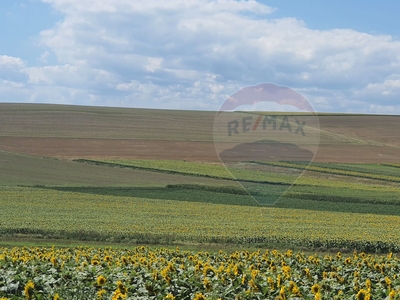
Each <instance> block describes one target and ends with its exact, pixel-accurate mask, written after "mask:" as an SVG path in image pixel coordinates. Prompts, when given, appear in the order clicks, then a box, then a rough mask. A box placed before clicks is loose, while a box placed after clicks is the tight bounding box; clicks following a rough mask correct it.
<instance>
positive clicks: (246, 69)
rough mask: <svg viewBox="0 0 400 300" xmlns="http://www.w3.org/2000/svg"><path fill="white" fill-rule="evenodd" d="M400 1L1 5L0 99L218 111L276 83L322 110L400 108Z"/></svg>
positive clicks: (33, 1)
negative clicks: (243, 93)
mask: <svg viewBox="0 0 400 300" xmlns="http://www.w3.org/2000/svg"><path fill="white" fill-rule="evenodd" d="M399 11H400V2H399V1H394V0H392V1H389V0H387V1H381V2H378V1H361V0H353V1H346V2H345V1H343V0H340V1H317V0H304V1H298V0H287V1H281V0H271V1H268V0H263V1H261V0H260V1H258V2H256V1H235V0H216V1H212V0H171V1H168V2H166V1H163V0H147V1H126V0H102V1H95V0H26V1H11V0H6V1H2V2H1V4H0V28H1V31H0V95H1V97H0V102H24V103H62V104H79V105H102V106H122V107H151V108H170V109H205V110H217V109H218V108H219V106H220V105H221V104H222V103H223V102H224V100H225V99H226V98H227V97H228V96H229V95H231V94H233V93H235V92H236V91H238V90H240V89H241V88H244V87H246V86H251V85H256V84H260V83H275V84H277V85H283V86H288V87H290V88H292V89H294V90H295V91H297V92H299V93H301V94H302V95H304V96H305V97H306V98H307V99H308V101H309V102H310V103H311V104H312V105H313V107H314V109H315V110H316V111H329V112H356V113H390V114H400V20H399V18H396V13H398V12H399Z"/></svg>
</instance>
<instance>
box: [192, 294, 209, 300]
mask: <svg viewBox="0 0 400 300" xmlns="http://www.w3.org/2000/svg"><path fill="white" fill-rule="evenodd" d="M193 300H207V298H206V297H205V296H204V295H203V294H202V293H197V294H196V295H195V296H194V299H193Z"/></svg>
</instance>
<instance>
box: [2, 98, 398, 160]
mask: <svg viewBox="0 0 400 300" xmlns="http://www.w3.org/2000/svg"><path fill="white" fill-rule="evenodd" d="M214 116H215V113H214V112H203V111H173V110H150V109H130V108H105V107H83V106H64V105H42V104H0V150H3V151H7V152H16V153H24V154H30V155H37V156H45V157H60V158H105V157H108V158H110V157H112V158H137V159H181V160H193V161H219V158H218V155H217V154H216V151H215V148H214V144H213V139H212V137H213V133H212V128H213V120H214ZM399 121H400V117H399V116H383V115H382V116H381V115H346V116H344V115H326V114H324V115H321V116H320V117H319V123H320V124H319V125H320V130H321V134H320V136H321V138H320V143H319V148H318V152H317V155H316V157H315V160H316V161H323V162H358V163H384V162H386V163H394V162H396V163H398V162H399V160H400V139H399V138H398V137H399V136H400V124H399Z"/></svg>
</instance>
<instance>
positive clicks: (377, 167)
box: [290, 161, 400, 176]
mask: <svg viewBox="0 0 400 300" xmlns="http://www.w3.org/2000/svg"><path fill="white" fill-rule="evenodd" d="M290 163H295V164H298V165H303V166H307V165H308V164H309V163H308V162H300V161H296V162H290ZM311 166H316V167H323V168H328V169H335V170H344V171H356V172H361V173H367V174H378V175H379V174H383V175H391V176H400V170H399V169H398V168H397V167H396V166H395V165H390V164H360V163H346V164H343V163H324V162H312V163H311Z"/></svg>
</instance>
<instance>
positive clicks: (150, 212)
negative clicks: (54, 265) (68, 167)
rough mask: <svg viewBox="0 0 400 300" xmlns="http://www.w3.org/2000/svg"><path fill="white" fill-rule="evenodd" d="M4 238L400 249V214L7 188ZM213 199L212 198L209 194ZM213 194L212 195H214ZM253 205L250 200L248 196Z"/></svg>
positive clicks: (2, 214)
mask: <svg viewBox="0 0 400 300" xmlns="http://www.w3.org/2000/svg"><path fill="white" fill-rule="evenodd" d="M1 193H2V199H1V201H0V205H1V206H2V207H3V209H2V210H1V212H0V219H1V226H0V233H1V234H2V235H4V236H7V235H8V236H18V235H31V236H36V237H42V238H67V239H78V240H79V239H86V240H99V241H110V240H111V241H112V240H115V241H122V242H127V243H168V244H170V243H174V242H177V241H178V242H203V243H238V244H240V243H247V244H249V243H264V244H274V243H278V244H281V245H285V246H286V247H290V246H295V245H298V246H304V247H306V248H319V247H322V248H347V249H359V250H361V251H369V252H375V251H378V252H385V251H398V250H400V248H399V247H400V231H399V230H398V226H399V225H398V224H399V222H400V216H394V215H379V216H377V215H375V214H356V213H345V212H330V211H312V210H305V209H302V210H296V209H288V208H274V207H254V206H241V205H224V204H214V203H200V202H189V201H174V200H166V199H147V198H136V197H127V196H113V195H112V196H111V195H99V194H89V193H80V192H70V191H59V190H48V189H44V188H22V187H9V188H2V191H1ZM209 195H210V194H209ZM210 196H212V194H211V195H210ZM247 199H249V201H251V198H247Z"/></svg>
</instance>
